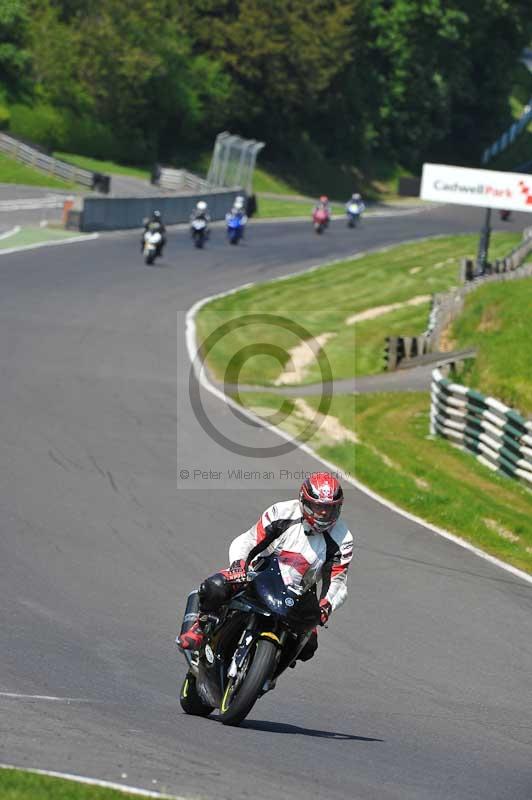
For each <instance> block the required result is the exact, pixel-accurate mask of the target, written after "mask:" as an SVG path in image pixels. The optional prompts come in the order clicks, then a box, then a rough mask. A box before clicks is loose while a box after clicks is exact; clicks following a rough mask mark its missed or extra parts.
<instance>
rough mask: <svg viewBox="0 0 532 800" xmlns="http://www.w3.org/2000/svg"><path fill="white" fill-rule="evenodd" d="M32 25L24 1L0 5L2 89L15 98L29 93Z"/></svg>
mask: <svg viewBox="0 0 532 800" xmlns="http://www.w3.org/2000/svg"><path fill="white" fill-rule="evenodd" d="M28 21H29V18H28V10H27V7H26V3H25V2H24V0H2V2H0V87H3V88H4V90H5V91H6V92H7V93H8V94H9V95H10V96H11V97H16V96H17V94H21V93H22V92H24V91H25V90H27V89H28V83H27V79H28V74H29V65H30V53H29V51H28V49H27V31H28Z"/></svg>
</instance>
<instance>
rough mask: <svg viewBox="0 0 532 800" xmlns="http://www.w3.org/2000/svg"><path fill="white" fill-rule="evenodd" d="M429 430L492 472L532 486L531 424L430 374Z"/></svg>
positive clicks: (437, 372)
mask: <svg viewBox="0 0 532 800" xmlns="http://www.w3.org/2000/svg"><path fill="white" fill-rule="evenodd" d="M430 428H431V433H432V434H438V435H439V436H444V437H445V438H446V439H449V440H451V441H452V442H454V443H455V444H457V445H459V446H460V447H462V448H464V449H465V450H468V451H469V452H471V453H473V454H474V456H475V457H476V458H477V460H478V461H480V462H481V463H482V464H484V465H485V466H486V467H489V469H491V470H493V471H494V472H501V473H502V474H504V475H507V476H508V477H511V478H521V479H522V480H524V481H526V482H527V483H528V484H529V485H532V421H529V420H526V419H525V418H524V417H522V416H521V415H520V414H518V413H517V411H514V410H513V409H511V408H509V407H508V406H505V405H504V404H503V403H501V402H500V401H499V400H495V399H494V398H493V397H486V396H485V395H483V394H481V393H480V392H477V391H475V390H474V389H469V388H468V387H467V386H461V385H460V384H458V383H452V381H450V380H448V379H447V378H444V377H443V375H442V374H441V372H440V370H439V369H435V370H434V371H433V373H432V386H431V406H430Z"/></svg>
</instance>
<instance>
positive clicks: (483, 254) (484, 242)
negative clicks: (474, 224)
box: [477, 208, 491, 275]
mask: <svg viewBox="0 0 532 800" xmlns="http://www.w3.org/2000/svg"><path fill="white" fill-rule="evenodd" d="M490 238H491V208H487V209H486V215H485V217H484V227H483V228H482V229H481V231H480V239H479V241H478V255H477V264H478V267H479V269H480V274H481V275H483V274H484V273H485V272H486V266H487V264H488V252H489V247H490Z"/></svg>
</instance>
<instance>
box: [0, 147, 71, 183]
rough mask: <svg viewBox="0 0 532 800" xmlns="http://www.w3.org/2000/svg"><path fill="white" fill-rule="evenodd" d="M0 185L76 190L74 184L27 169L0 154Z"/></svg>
mask: <svg viewBox="0 0 532 800" xmlns="http://www.w3.org/2000/svg"><path fill="white" fill-rule="evenodd" d="M0 183H20V184H23V185H25V186H48V187H50V189H63V190H64V189H76V188H77V187H76V185H75V184H74V183H68V182H67V181H61V180H59V179H58V178H52V176H51V175H47V174H46V173H45V172H41V171H40V170H38V169H32V168H31V167H27V166H26V164H22V163H20V161H16V160H15V159H14V158H9V157H8V156H6V155H4V153H0Z"/></svg>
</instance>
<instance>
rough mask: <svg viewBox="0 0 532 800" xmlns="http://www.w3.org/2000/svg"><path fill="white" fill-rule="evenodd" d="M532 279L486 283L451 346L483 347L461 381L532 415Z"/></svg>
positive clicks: (457, 328)
mask: <svg viewBox="0 0 532 800" xmlns="http://www.w3.org/2000/svg"><path fill="white" fill-rule="evenodd" d="M531 310H532V278H527V279H524V280H519V281H514V282H508V283H493V284H491V285H487V286H482V287H481V288H480V289H477V291H476V292H473V293H472V294H470V295H469V296H468V297H467V299H466V304H465V309H464V312H463V314H461V315H460V317H459V318H458V319H457V320H456V321H455V323H454V324H453V326H452V328H451V330H450V332H449V334H450V337H449V347H454V346H457V347H469V346H471V345H474V346H475V347H476V348H477V358H476V359H475V361H473V362H470V366H469V367H468V369H467V371H466V372H464V373H463V374H462V375H461V378H460V380H461V381H463V383H465V384H467V385H468V386H472V387H474V388H476V389H479V390H480V391H482V392H484V394H491V395H492V396H493V397H496V398H497V399H499V400H502V401H503V402H505V403H507V404H508V405H511V406H514V407H515V408H518V409H519V410H520V411H522V412H523V413H525V414H530V415H532V324H531Z"/></svg>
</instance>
